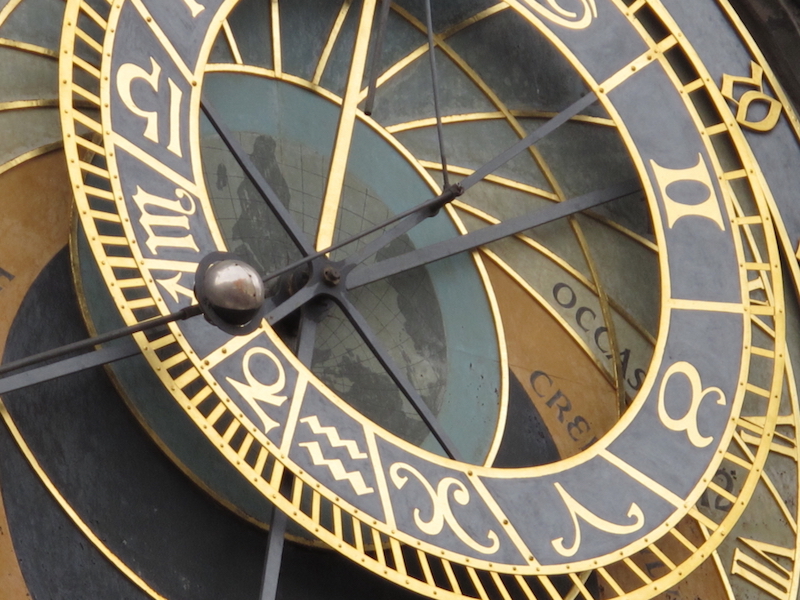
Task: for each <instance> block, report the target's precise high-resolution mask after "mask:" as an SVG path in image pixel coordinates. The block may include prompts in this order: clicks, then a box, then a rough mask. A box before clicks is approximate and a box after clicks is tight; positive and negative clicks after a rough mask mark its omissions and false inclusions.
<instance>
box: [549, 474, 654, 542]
mask: <svg viewBox="0 0 800 600" xmlns="http://www.w3.org/2000/svg"><path fill="white" fill-rule="evenodd" d="M554 486H555V488H556V491H557V492H558V493H559V495H560V496H561V499H562V500H563V501H564V504H566V506H567V510H569V516H570V517H571V518H572V525H573V526H574V527H575V541H574V542H572V545H571V546H569V547H567V546H565V545H564V538H563V537H560V538H555V539H554V540H551V541H550V543H551V544H552V545H553V548H554V549H555V551H556V552H558V553H559V554H560V555H561V556H566V557H570V556H575V554H576V553H577V552H578V550H579V549H580V547H581V525H580V523H579V522H578V517H580V518H581V519H583V520H584V521H586V522H587V523H589V525H592V526H593V527H596V528H597V529H599V530H600V531H605V532H607V533H613V534H615V535H625V534H627V533H634V532H635V531H639V529H641V528H642V526H643V525H644V513H643V512H642V509H641V508H639V505H638V504H636V503H635V502H632V503H631V505H630V507H628V514H627V515H626V516H628V517H629V518H631V519H633V523H630V524H628V525H618V524H617V523H612V522H611V521H606V520H605V519H603V518H602V517H598V516H597V515H596V514H594V513H593V512H591V511H590V510H589V509H588V508H586V507H585V506H583V505H582V504H581V503H580V502H578V501H577V500H575V498H573V497H572V496H570V495H569V492H567V491H566V490H565V489H564V488H563V487H562V486H561V484H560V483H558V482H556V483H555V484H554Z"/></svg>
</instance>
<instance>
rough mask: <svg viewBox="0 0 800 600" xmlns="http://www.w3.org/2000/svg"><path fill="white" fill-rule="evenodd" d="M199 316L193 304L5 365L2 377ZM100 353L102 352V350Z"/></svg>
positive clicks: (0, 369)
mask: <svg viewBox="0 0 800 600" xmlns="http://www.w3.org/2000/svg"><path fill="white" fill-rule="evenodd" d="M199 314H202V310H201V309H200V306H199V305H197V304H193V305H191V306H187V307H185V308H182V309H180V310H178V311H176V312H174V313H171V314H169V315H164V316H163V317H156V318H154V319H148V320H147V321H142V322H141V323H137V324H136V325H130V326H129V327H123V328H121V329H115V330H114V331H109V332H108V333H104V334H102V335H98V336H95V337H92V338H88V339H85V340H81V341H79V342H74V343H72V344H67V345H66V346H61V347H59V348H53V349H52V350H47V351H45V352H40V353H39V354H34V355H32V356H28V357H26V358H22V359H20V360H16V361H14V362H11V363H8V364H5V365H3V366H0V376H2V375H6V374H8V373H12V372H14V371H18V370H20V369H23V368H25V367H30V366H32V365H37V364H39V363H42V362H45V361H48V360H53V359H56V358H60V357H62V356H65V355H67V354H72V353H73V352H80V351H81V350H90V349H92V348H94V347H95V346H97V345H98V344H104V343H106V342H110V341H112V340H116V339H119V338H122V337H126V336H129V335H132V334H134V333H137V332H140V331H147V330H149V329H153V328H154V327H158V326H160V325H166V324H167V323H172V322H173V321H181V320H183V319H188V318H190V317H194V316H196V315H199ZM100 351H102V349H101V350H100ZM95 352H99V351H95ZM90 354H91V353H90ZM109 356H113V355H112V354H109ZM74 358H81V357H80V356H79V357H74ZM119 358H124V357H123V356H120V357H119ZM119 358H116V359H114V360H119ZM68 360H71V359H68ZM56 364H60V363H56ZM76 364H77V363H76ZM97 364H102V362H101V363H97ZM49 366H54V365H49ZM90 366H96V365H93V364H90V365H87V366H86V367H83V368H88V367H90ZM76 370H81V369H76ZM32 372H33V371H26V373H25V374H26V375H27V374H28V373H32ZM70 372H75V370H73V371H70ZM64 374H66V373H64ZM7 379H10V378H2V379H0V382H1V381H6V380H7ZM33 383H36V382H33ZM3 391H9V390H3Z"/></svg>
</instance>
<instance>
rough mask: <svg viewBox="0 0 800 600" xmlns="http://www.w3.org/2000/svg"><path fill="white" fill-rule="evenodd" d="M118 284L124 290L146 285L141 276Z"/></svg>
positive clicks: (120, 281) (119, 281)
mask: <svg viewBox="0 0 800 600" xmlns="http://www.w3.org/2000/svg"><path fill="white" fill-rule="evenodd" d="M124 239H127V238H124ZM117 286H118V287H119V288H120V289H123V290H124V289H126V288H135V287H144V279H142V278H141V277H134V278H133V279H121V280H118V281H117ZM151 347H152V344H151Z"/></svg>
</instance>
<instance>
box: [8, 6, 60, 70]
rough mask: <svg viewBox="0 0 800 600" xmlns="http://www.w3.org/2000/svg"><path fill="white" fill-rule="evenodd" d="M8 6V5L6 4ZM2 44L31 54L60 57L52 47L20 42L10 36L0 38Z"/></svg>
mask: <svg viewBox="0 0 800 600" xmlns="http://www.w3.org/2000/svg"><path fill="white" fill-rule="evenodd" d="M6 8H8V5H6ZM0 46H2V47H4V48H13V49H14V50H20V51H22V52H28V53H29V54H37V55H39V56H44V57H47V58H55V59H56V60H57V59H58V53H57V52H56V51H55V50H50V48H45V47H43V46H37V45H36V44H29V43H27V42H18V41H17V40H10V39H8V38H0Z"/></svg>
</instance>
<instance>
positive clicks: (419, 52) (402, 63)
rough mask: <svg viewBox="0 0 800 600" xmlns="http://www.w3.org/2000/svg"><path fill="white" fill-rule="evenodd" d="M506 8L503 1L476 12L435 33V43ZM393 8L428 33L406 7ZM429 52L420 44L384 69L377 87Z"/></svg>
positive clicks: (363, 91)
mask: <svg viewBox="0 0 800 600" xmlns="http://www.w3.org/2000/svg"><path fill="white" fill-rule="evenodd" d="M506 8H508V6H507V5H504V4H502V3H498V4H495V5H494V6H491V7H489V8H487V9H485V10H483V11H481V12H479V13H477V14H475V15H473V16H472V17H469V18H467V19H465V20H464V21H462V22H461V23H457V24H456V25H453V26H452V27H451V28H450V29H448V30H447V31H444V32H442V33H440V34H437V35H435V36H434V42H435V44H436V45H437V46H439V45H440V42H442V41H444V40H446V39H447V38H448V37H450V36H451V35H453V34H455V33H457V32H459V31H461V30H463V29H465V28H466V27H469V26H470V25H474V24H475V23H477V22H479V21H482V20H483V19H485V18H487V17H489V16H491V15H493V14H495V13H497V12H499V11H501V10H505V9H506ZM392 9H393V10H394V11H395V12H396V13H398V14H399V15H400V16H402V17H403V18H404V19H406V20H407V21H409V22H411V23H413V24H414V25H415V26H416V27H417V29H419V30H420V31H421V32H422V33H425V34H426V35H427V29H426V28H425V26H424V25H422V23H421V22H419V21H416V19H414V17H413V16H412V15H411V14H410V13H409V12H407V11H406V10H405V9H404V8H402V7H400V6H398V5H396V4H393V5H392ZM427 52H428V44H427V43H425V44H422V45H421V46H419V47H418V48H417V49H415V50H413V51H412V52H411V53H409V54H408V55H406V56H404V57H403V58H401V59H400V60H399V61H397V62H396V63H394V64H393V65H392V66H391V67H389V68H388V69H387V70H386V71H384V72H383V74H382V75H381V76H380V77H378V79H377V81H376V82H375V87H376V88H377V87H380V86H381V85H383V84H384V83H386V82H387V81H388V80H389V79H391V78H392V77H394V76H395V75H397V74H398V73H399V72H400V71H402V70H403V69H405V68H406V67H407V66H408V65H410V64H411V63H413V62H414V61H415V60H417V59H418V58H419V57H421V56H423V55H424V54H426V53H427ZM367 93H368V88H364V89H363V90H362V91H361V94H360V96H359V98H360V100H364V99H365V98H366V97H367Z"/></svg>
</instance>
